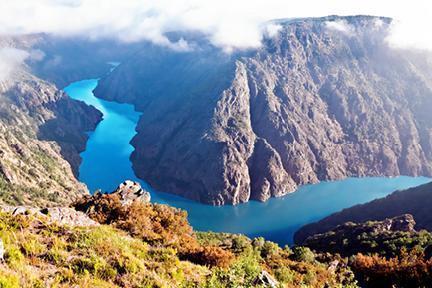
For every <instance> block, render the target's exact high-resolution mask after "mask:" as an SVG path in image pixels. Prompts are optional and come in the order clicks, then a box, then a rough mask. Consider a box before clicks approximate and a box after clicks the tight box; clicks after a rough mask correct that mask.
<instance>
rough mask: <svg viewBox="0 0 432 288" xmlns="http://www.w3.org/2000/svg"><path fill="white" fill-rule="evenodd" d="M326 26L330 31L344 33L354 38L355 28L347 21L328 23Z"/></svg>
mask: <svg viewBox="0 0 432 288" xmlns="http://www.w3.org/2000/svg"><path fill="white" fill-rule="evenodd" d="M325 25H326V27H327V29H329V30H334V31H338V32H342V33H344V34H346V35H349V36H352V35H354V33H355V29H354V27H353V26H351V25H350V24H348V22H347V21H345V20H336V21H327V22H326V23H325Z"/></svg>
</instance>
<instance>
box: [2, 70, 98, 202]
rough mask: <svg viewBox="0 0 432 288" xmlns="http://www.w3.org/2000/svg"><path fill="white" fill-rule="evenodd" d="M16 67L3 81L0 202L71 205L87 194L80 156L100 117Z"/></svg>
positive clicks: (89, 108) (93, 111)
mask: <svg viewBox="0 0 432 288" xmlns="http://www.w3.org/2000/svg"><path fill="white" fill-rule="evenodd" d="M29 70H30V69H29V68H28V67H27V66H26V65H23V66H20V67H18V66H17V67H15V68H14V70H13V71H12V73H11V74H10V75H8V77H7V78H4V79H2V80H1V81H0V130H1V133H0V201H1V202H3V203H8V204H32V205H52V204H54V203H70V202H71V201H72V200H73V199H76V197H77V196H79V195H82V194H83V193H88V191H87V188H86V187H85V185H83V184H81V183H79V182H78V180H77V178H76V176H77V174H78V166H79V163H80V161H81V158H80V156H79V153H80V152H81V151H83V150H84V148H85V143H86V141H87V137H88V136H87V134H86V133H85V132H87V131H91V130H93V129H94V128H95V126H96V124H97V123H98V122H99V121H100V119H101V113H100V112H99V111H97V110H96V109H94V108H93V107H89V106H87V105H85V104H84V103H81V102H78V101H74V100H72V99H70V98H69V97H68V96H67V95H66V94H64V93H63V92H61V91H59V90H57V89H56V88H55V87H54V86H53V84H50V83H48V82H45V81H43V80H41V79H39V78H37V77H35V76H34V75H32V74H31V73H30V72H28V71H29Z"/></svg>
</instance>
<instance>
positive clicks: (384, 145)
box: [95, 16, 432, 205]
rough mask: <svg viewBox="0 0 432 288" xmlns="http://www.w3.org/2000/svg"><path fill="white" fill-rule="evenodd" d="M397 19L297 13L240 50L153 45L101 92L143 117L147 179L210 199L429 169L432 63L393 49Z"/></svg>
mask: <svg viewBox="0 0 432 288" xmlns="http://www.w3.org/2000/svg"><path fill="white" fill-rule="evenodd" d="M390 23H391V19H389V18H382V17H372V16H371V17H369V16H353V17H337V16H331V17H327V18H319V20H316V19H306V20H304V19H303V20H296V21H294V22H292V23H291V22H290V23H287V24H284V25H282V28H281V30H280V31H279V33H278V34H277V35H276V36H274V37H267V38H265V39H264V40H263V47H261V48H259V49H257V50H254V51H240V52H237V53H234V54H231V55H227V54H223V53H221V51H218V50H214V49H212V48H211V47H210V48H209V47H207V46H205V47H206V48H203V49H201V50H198V51H196V52H183V53H178V52H173V51H169V50H166V49H163V48H162V49H153V50H152V49H147V50H145V51H140V52H138V53H137V54H136V55H135V57H132V58H130V59H129V60H128V61H125V62H124V63H122V64H121V65H120V66H119V67H118V68H117V69H116V71H114V72H113V73H112V74H110V75H109V76H106V77H105V78H103V79H102V80H101V82H100V85H99V86H98V87H97V88H96V90H95V94H96V95H97V96H98V97H101V98H104V99H108V100H116V101H119V102H128V103H133V104H135V106H136V108H137V109H138V110H139V111H140V112H142V113H143V115H142V117H141V119H140V121H139V124H138V126H137V131H138V133H137V135H136V136H135V138H134V139H133V141H132V144H133V146H134V147H135V151H134V153H133V154H132V157H131V159H132V162H133V167H134V170H135V172H136V174H137V175H138V176H139V177H140V178H142V179H144V180H146V181H147V182H148V183H150V184H151V185H152V186H153V187H154V188H156V189H158V190H161V191H165V192H171V193H174V194H178V195H181V196H185V197H187V198H191V199H194V200H198V201H200V202H203V203H206V204H213V205H223V204H238V203H242V202H247V201H249V200H259V201H266V200H267V199H268V198H269V197H279V196H283V195H286V194H287V193H289V192H292V191H295V190H296V188H297V187H298V185H303V184H308V183H317V182H319V181H322V180H337V179H342V178H345V177H350V176H358V177H361V176H396V175H411V176H417V175H423V176H430V175H431V174H432V141H431V139H432V136H431V131H432V130H431V127H430V123H431V122H430V120H431V119H430V118H431V117H430V115H429V114H430V113H428V112H427V111H426V110H427V109H426V107H428V106H429V105H432V103H431V102H432V97H431V96H430V95H432V89H431V87H432V86H431V83H432V82H431V81H430V79H429V78H428V77H427V75H428V74H426V73H427V71H430V67H428V66H427V65H426V64H425V63H422V64H423V65H425V66H426V67H423V66H422V67H421V69H420V68H419V67H420V64H419V62H418V61H417V60H416V59H414V58H415V57H412V55H409V54H407V53H405V52H404V51H400V50H397V49H392V48H390V47H389V46H388V44H387V42H386V36H387V35H388V34H387V33H388V29H389V25H390ZM423 68H424V69H423ZM132 71H133V72H132ZM413 83H414V84H413ZM408 96H409V97H411V98H413V97H414V98H415V99H416V101H411V102H410V103H408V102H407V97H408ZM162 128H163V133H160V131H162Z"/></svg>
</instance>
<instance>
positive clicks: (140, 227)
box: [0, 194, 356, 288]
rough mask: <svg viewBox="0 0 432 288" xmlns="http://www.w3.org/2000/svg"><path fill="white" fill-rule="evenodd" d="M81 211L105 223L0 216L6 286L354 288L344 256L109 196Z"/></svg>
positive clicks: (0, 273) (1, 278)
mask: <svg viewBox="0 0 432 288" xmlns="http://www.w3.org/2000/svg"><path fill="white" fill-rule="evenodd" d="M76 207H77V209H79V210H83V211H84V212H86V213H87V214H88V216H89V217H91V218H92V219H94V220H97V221H99V222H100V223H101V224H102V225H97V226H95V225H94V224H93V221H87V222H88V223H89V224H88V225H87V224H85V225H83V226H84V227H79V226H76V225H60V224H57V223H55V222H53V221H52V220H51V218H52V216H50V214H49V213H48V214H47V215H40V214H34V215H32V214H31V213H30V215H15V216H12V215H11V214H10V213H4V212H2V213H0V224H1V225H0V235H1V237H0V238H1V239H2V242H3V244H4V246H3V247H4V252H5V254H4V263H3V264H2V265H0V285H2V286H4V287H14V288H15V287H35V286H41V287H52V286H56V287H74V286H77V287H176V288H177V287H208V288H219V287H220V288H222V287H324V286H325V285H327V286H329V287H356V285H355V281H354V279H353V274H352V273H351V272H350V270H349V268H347V267H346V265H345V264H344V263H343V260H342V259H340V257H332V256H329V255H316V254H314V253H312V252H311V251H310V250H309V249H307V248H296V249H294V250H291V249H289V248H288V247H286V248H281V247H279V246H278V245H277V244H275V243H272V242H268V241H265V240H264V239H262V238H257V239H254V240H250V239H248V238H247V237H245V236H242V235H233V234H219V233H196V232H194V231H193V229H192V228H191V226H189V224H188V222H187V219H186V213H185V212H184V211H180V210H177V209H174V208H171V207H168V206H165V205H156V204H150V203H142V202H139V201H134V202H133V203H132V204H131V205H122V203H121V201H120V200H119V198H118V195H116V194H111V195H95V196H94V197H86V198H85V199H83V200H81V201H80V202H78V203H77V205H76ZM60 209H65V208H60ZM69 210H70V209H68V211H69ZM68 213H69V215H71V214H70V213H71V212H68ZM80 217H82V216H80ZM71 223H72V222H71ZM82 223H86V222H83V221H82ZM334 260H336V262H334Z"/></svg>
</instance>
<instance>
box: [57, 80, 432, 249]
mask: <svg viewBox="0 0 432 288" xmlns="http://www.w3.org/2000/svg"><path fill="white" fill-rule="evenodd" d="M97 84H98V79H89V80H82V81H77V82H74V83H71V84H70V85H69V86H67V87H66V88H65V89H64V90H65V92H66V93H67V94H68V95H69V96H70V97H71V98H74V99H77V100H81V101H84V102H85V103H87V104H89V105H93V106H94V107H96V108H97V109H98V110H100V111H101V112H102V113H103V120H102V121H101V122H100V123H99V125H98V126H97V127H96V130H95V131H94V132H91V133H90V134H89V136H90V138H89V141H88V143H87V147H86V150H85V151H84V152H83V153H82V154H81V156H82V158H83V161H82V164H81V166H80V169H79V174H80V180H81V181H82V182H84V183H85V184H87V186H88V188H89V190H90V191H92V192H94V191H96V190H97V189H101V190H102V191H113V190H114V189H115V188H116V187H117V186H118V184H120V183H121V182H123V181H124V180H126V179H130V180H135V181H138V182H140V183H141V185H142V186H143V187H145V188H147V189H149V191H150V192H151V194H152V201H153V202H157V203H163V204H169V205H171V206H175V207H178V208H182V209H185V210H187V211H188V218H189V221H190V223H191V224H192V225H193V226H194V228H195V229H196V230H202V231H208V230H211V231H218V232H233V233H244V234H246V235H248V236H250V237H255V236H264V237H266V238H267V239H269V240H273V241H275V242H278V243H279V244H281V245H283V244H289V243H292V237H293V233H294V232H295V231H296V230H297V229H298V228H299V227H301V226H303V225H305V224H308V223H310V222H313V221H316V220H319V219H321V218H323V217H325V216H327V215H329V214H331V213H333V212H337V211H339V210H341V209H343V208H347V207H350V206H353V205H355V204H359V203H365V202H368V201H371V200H373V199H376V198H380V197H384V196H386V195H388V194H389V193H391V192H393V191H395V190H398V189H406V188H409V187H413V186H417V185H420V184H424V183H426V182H429V181H432V179H430V178H426V177H406V176H400V177H394V178H385V177H374V178H371V177H369V178H348V179H345V180H341V181H335V182H322V183H319V184H314V185H305V186H302V187H300V188H299V189H298V191H296V192H295V193H292V194H289V195H287V196H285V197H282V198H277V199H270V200H269V201H267V202H265V203H260V202H255V201H251V202H249V203H246V204H241V205H238V206H223V207H213V206H208V205H203V204H200V203H196V202H193V201H190V200H187V199H184V198H181V197H177V196H174V195H171V194H167V193H161V192H157V191H154V190H152V189H151V188H150V187H148V185H147V184H146V183H145V182H144V181H142V180H139V179H137V177H136V176H135V174H134V172H133V170H132V164H131V162H130V159H129V157H130V154H131V153H132V151H133V147H132V146H131V145H130V140H131V139H132V137H133V136H134V135H135V134H136V131H135V127H136V124H137V122H138V119H139V117H140V113H139V112H137V111H135V110H134V107H133V105H129V104H120V103H116V102H109V101H105V100H101V99H98V98H96V97H95V96H94V95H93V92H92V91H93V89H94V88H96V86H97Z"/></svg>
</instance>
